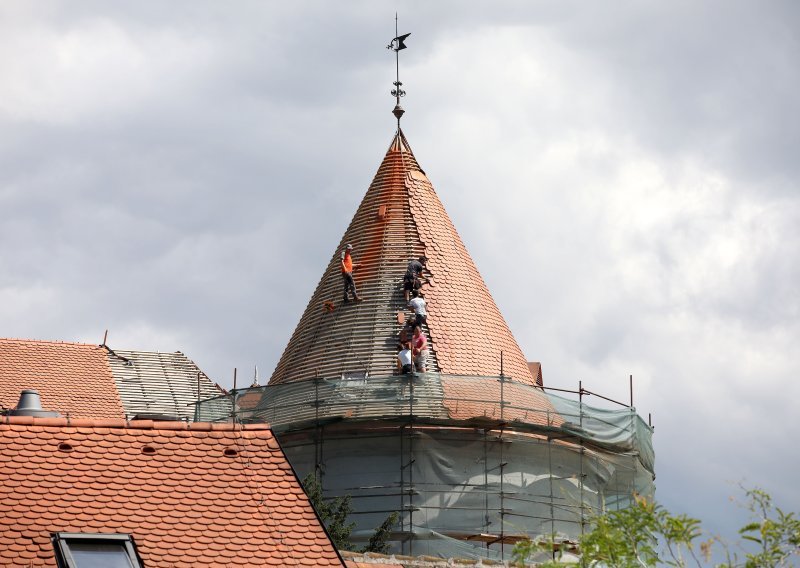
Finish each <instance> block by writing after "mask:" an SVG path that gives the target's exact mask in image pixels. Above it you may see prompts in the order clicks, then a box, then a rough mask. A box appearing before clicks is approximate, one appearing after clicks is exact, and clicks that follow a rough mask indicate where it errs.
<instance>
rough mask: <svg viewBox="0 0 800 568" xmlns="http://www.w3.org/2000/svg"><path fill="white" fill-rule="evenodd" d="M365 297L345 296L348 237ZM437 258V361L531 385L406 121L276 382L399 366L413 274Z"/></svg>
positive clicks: (433, 321) (431, 281) (431, 289)
mask: <svg viewBox="0 0 800 568" xmlns="http://www.w3.org/2000/svg"><path fill="white" fill-rule="evenodd" d="M398 122H399V121H398ZM348 243H350V244H352V245H353V259H354V261H355V262H356V263H360V264H361V268H359V269H357V270H356V271H355V272H354V279H355V282H356V287H357V289H358V294H359V296H361V297H362V298H363V301H362V302H349V303H343V302H342V295H343V282H342V277H341V269H340V259H341V253H342V251H343V250H344V247H345V245H346V244H348ZM423 255H424V256H426V257H427V258H428V262H427V266H426V271H425V273H424V274H423V276H424V278H425V279H427V280H428V281H427V282H426V283H425V284H424V286H423V289H422V291H423V293H424V295H425V298H426V301H427V304H428V321H427V326H426V329H424V331H425V332H426V334H427V336H428V339H429V348H430V352H431V353H430V357H429V360H428V370H429V371H433V372H441V373H449V374H468V375H481V376H497V375H498V374H499V372H500V371H501V358H502V371H503V373H504V374H505V375H506V376H508V377H511V378H513V379H516V380H518V381H522V382H525V383H528V384H535V382H536V380H535V377H533V376H532V374H531V371H530V370H529V368H528V364H527V360H526V359H525V357H524V355H523V354H522V350H521V349H520V348H519V346H518V344H517V342H516V340H515V339H514V336H513V335H512V333H511V331H510V330H509V328H508V325H507V324H506V322H505V320H504V319H503V316H502V315H501V314H500V311H499V309H498V308H497V305H496V304H495V302H494V300H493V299H492V296H491V294H490V293H489V290H488V288H487V286H486V284H485V282H484V281H483V278H482V277H481V275H480V273H479V272H478V269H477V267H476V266H475V263H474V262H473V261H472V258H471V257H470V255H469V253H468V252H467V249H466V247H465V246H464V243H463V242H462V240H461V237H460V236H459V234H458V232H457V231H456V229H455V227H454V225H453V223H452V221H451V220H450V218H449V216H448V215H447V212H446V211H445V209H444V206H443V205H442V202H441V201H440V199H439V197H438V196H437V195H436V192H435V190H434V188H433V185H432V184H431V182H430V180H428V178H427V176H426V174H425V172H424V171H423V170H422V168H421V167H420V165H419V163H418V162H417V160H416V158H415V156H414V154H413V152H412V150H411V146H410V144H409V143H408V140H407V138H406V136H405V134H404V133H403V131H402V129H401V128H400V127H399V124H398V128H397V131H396V133H395V135H394V137H393V138H392V141H391V144H390V145H389V148H388V150H387V152H386V155H385V156H384V158H383V161H382V162H381V164H380V166H379V168H378V171H377V172H376V174H375V177H374V178H373V180H372V183H371V184H370V186H369V188H368V189H367V192H366V194H365V195H364V197H363V199H362V201H361V203H360V205H359V206H358V208H357V210H356V212H355V214H354V216H353V218H352V220H351V221H350V224H349V225H348V227H347V229H346V230H345V232H344V235H343V236H342V238H341V240H340V242H339V244H338V246H337V247H336V249H335V251H334V252H333V255H332V257H331V260H330V262H329V263H328V266H327V267H326V269H325V270H324V272H323V274H322V277H321V279H320V281H319V283H318V285H317V287H316V290H315V291H314V293H313V294H312V296H311V300H310V301H309V303H308V305H307V307H306V309H305V311H304V313H303V315H302V317H301V318H300V322H299V323H298V325H297V327H296V329H295V330H294V333H293V334H292V336H291V338H290V340H289V343H288V345H287V346H286V349H285V350H284V352H283V355H282V356H281V358H280V360H279V362H278V364H277V366H276V368H275V371H274V373H273V375H272V377H271V379H270V383H271V384H281V383H288V382H296V381H302V380H305V379H309V378H313V377H329V378H334V377H340V376H342V375H343V374H345V373H351V372H354V373H366V374H367V375H383V376H385V375H387V374H391V373H392V371H393V369H394V368H395V361H396V355H397V336H398V333H399V331H400V326H399V325H398V323H397V313H398V312H399V311H405V312H406V313H410V310H409V309H408V308H407V307H406V303H405V300H404V297H403V291H402V279H403V274H404V273H405V271H406V265H407V264H408V262H409V261H410V260H411V259H415V258H417V257H419V256H423Z"/></svg>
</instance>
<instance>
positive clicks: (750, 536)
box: [739, 489, 800, 568]
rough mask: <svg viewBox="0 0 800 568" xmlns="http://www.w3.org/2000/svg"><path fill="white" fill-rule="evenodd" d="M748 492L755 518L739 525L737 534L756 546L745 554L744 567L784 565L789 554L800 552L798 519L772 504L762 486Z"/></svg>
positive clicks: (765, 567) (757, 567) (764, 567)
mask: <svg viewBox="0 0 800 568" xmlns="http://www.w3.org/2000/svg"><path fill="white" fill-rule="evenodd" d="M747 496H748V497H749V498H750V504H749V506H748V508H749V509H750V511H751V512H752V513H753V515H754V516H755V517H756V520H755V521H753V522H751V523H749V524H747V525H745V526H743V527H742V528H741V529H739V534H740V535H741V536H742V538H743V539H744V540H747V541H750V542H754V543H755V544H757V545H758V547H759V550H758V552H755V553H750V554H747V555H746V556H745V558H746V561H745V564H744V565H745V568H772V567H774V566H786V565H787V561H788V560H789V557H790V556H791V555H792V554H795V555H796V554H798V553H800V519H798V518H797V517H796V516H795V514H794V513H785V512H784V511H783V510H781V509H780V508H778V507H775V506H774V505H773V504H772V497H770V496H769V494H767V493H766V492H764V491H762V490H761V489H750V490H748V491H747Z"/></svg>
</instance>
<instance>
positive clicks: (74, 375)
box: [0, 339, 125, 418]
mask: <svg viewBox="0 0 800 568" xmlns="http://www.w3.org/2000/svg"><path fill="white" fill-rule="evenodd" d="M23 389H36V390H38V391H39V392H40V394H41V397H42V407H43V408H44V409H45V410H55V411H58V412H60V413H61V414H63V415H65V416H66V415H67V413H69V415H70V416H71V417H75V418H124V416H125V414H124V411H123V407H122V401H121V400H120V396H119V393H118V392H117V387H116V385H115V384H114V378H113V377H112V375H111V368H110V367H109V364H108V355H107V352H106V349H105V348H104V347H100V346H98V345H86V344H83V343H61V342H54V341H38V340H28V339H0V404H2V405H3V406H5V407H6V408H14V407H15V406H16V405H17V401H18V400H19V394H20V391H21V390H23Z"/></svg>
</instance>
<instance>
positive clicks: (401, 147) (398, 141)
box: [389, 127, 414, 156]
mask: <svg viewBox="0 0 800 568" xmlns="http://www.w3.org/2000/svg"><path fill="white" fill-rule="evenodd" d="M389 152H407V153H409V154H411V155H412V156H413V155H414V152H412V151H411V146H410V145H409V144H408V140H407V139H406V136H405V134H403V130H402V129H401V128H399V127H398V128H397V134H395V135H394V138H393V139H392V143H391V145H390V146H389Z"/></svg>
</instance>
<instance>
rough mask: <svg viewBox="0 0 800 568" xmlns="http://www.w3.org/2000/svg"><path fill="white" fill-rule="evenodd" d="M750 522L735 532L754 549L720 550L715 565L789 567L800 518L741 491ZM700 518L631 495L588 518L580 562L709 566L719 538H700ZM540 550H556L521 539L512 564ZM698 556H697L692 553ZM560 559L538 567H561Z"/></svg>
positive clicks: (762, 495)
mask: <svg viewBox="0 0 800 568" xmlns="http://www.w3.org/2000/svg"><path fill="white" fill-rule="evenodd" d="M745 493H746V495H747V497H748V505H747V507H748V509H749V510H750V511H751V513H752V514H753V516H754V520H753V522H751V523H748V524H747V525H745V526H744V527H742V528H741V529H740V530H739V534H740V535H741V537H742V539H743V540H744V541H745V542H746V543H754V544H756V545H757V546H758V550H756V551H754V552H746V553H745V554H744V562H741V561H740V560H739V558H738V557H737V556H736V555H735V554H732V553H731V551H730V550H729V549H728V548H727V547H726V548H725V549H724V552H725V555H726V561H725V562H724V563H723V564H718V565H717V568H775V567H777V566H789V565H791V557H792V556H793V555H798V554H800V519H798V518H797V516H796V514H795V513H787V512H785V511H783V510H782V509H780V508H779V507H775V506H774V505H773V504H772V498H771V497H770V495H769V494H768V493H766V492H764V491H762V490H760V489H750V490H746V491H745ZM701 536H702V530H701V528H700V521H699V520H697V519H693V518H691V517H688V516H686V515H673V514H672V513H670V512H669V511H667V510H666V509H664V508H663V507H661V506H660V505H658V504H657V503H655V502H653V501H650V500H647V499H645V498H643V497H638V496H636V497H635V500H634V503H633V504H632V505H631V506H630V507H628V508H626V509H621V510H619V511H608V512H606V513H605V514H601V515H597V516H595V517H594V518H593V519H592V530H591V531H590V532H588V533H586V534H585V535H584V536H583V537H582V538H581V541H580V547H579V548H580V560H579V565H580V566H582V567H584V568H592V567H599V566H603V567H607V568H631V567H649V566H675V567H681V568H682V567H685V566H688V565H692V566H699V567H702V566H704V565H705V566H711V553H712V546H713V545H714V544H715V543H719V542H720V539H718V538H716V537H711V538H709V539H706V540H700V538H701ZM540 550H550V551H553V550H555V544H554V542H553V538H550V539H549V541H544V540H542V539H541V538H540V539H536V540H525V541H522V542H519V543H517V544H516V545H515V546H514V550H513V558H514V562H515V563H516V565H517V566H524V565H525V563H526V562H528V561H529V560H530V559H531V557H532V556H533V554H534V553H535V552H537V551H540ZM698 551H699V553H700V555H699V556H698V554H697V552H698ZM566 565H567V564H565V563H561V562H560V557H559V558H558V559H557V560H555V561H553V562H548V563H546V564H540V565H539V566H540V567H542V568H544V567H545V566H548V567H549V566H566Z"/></svg>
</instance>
